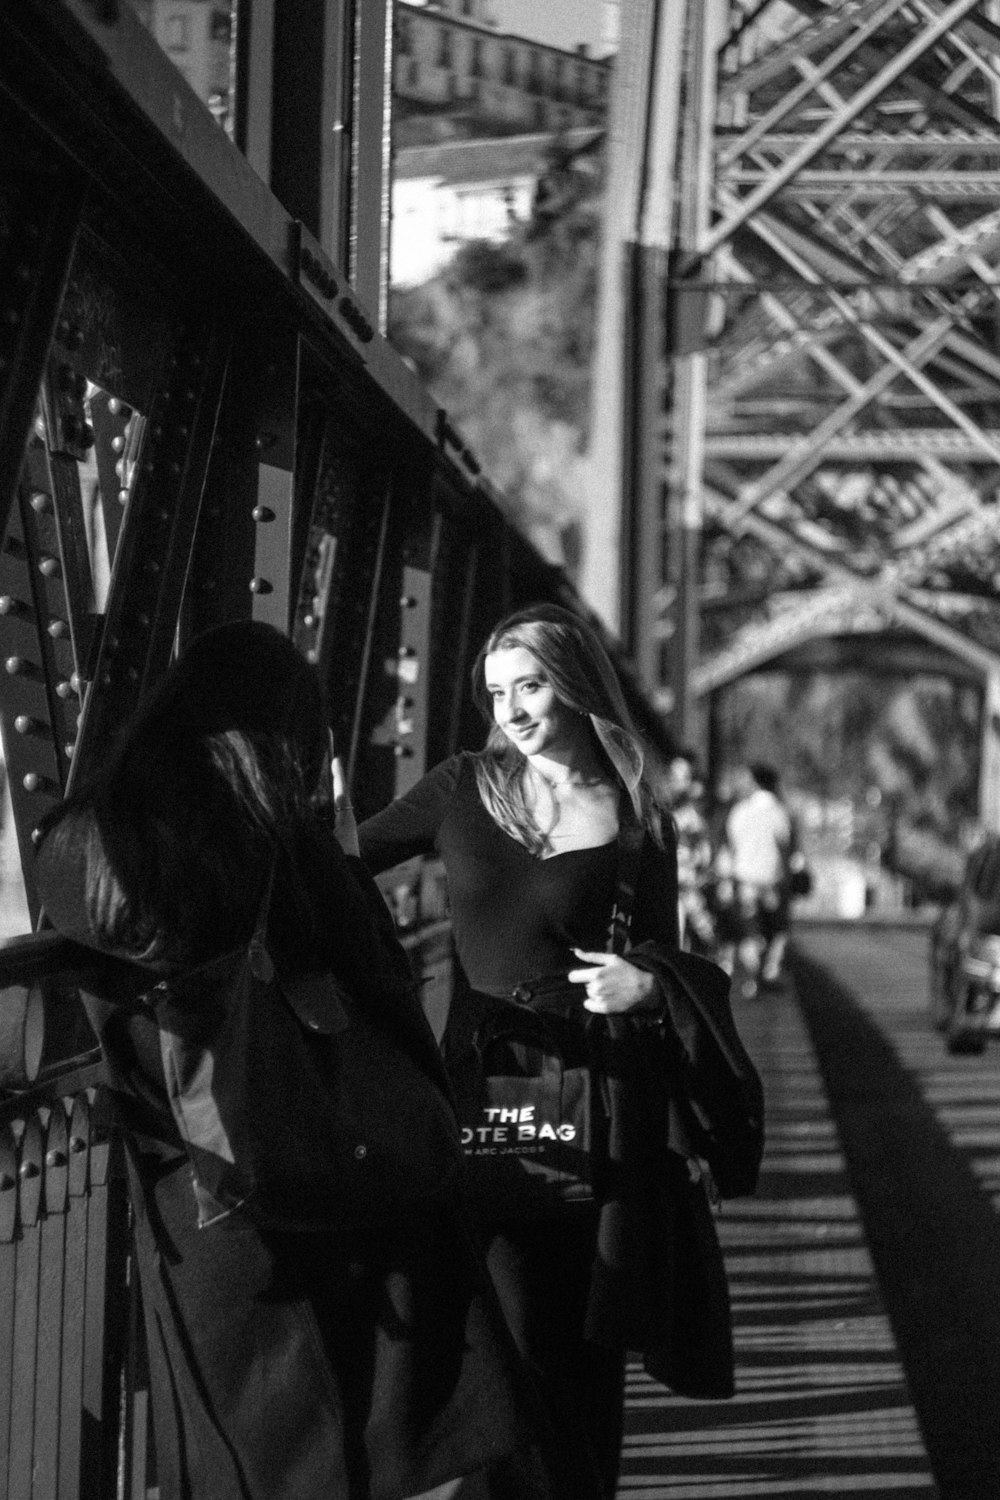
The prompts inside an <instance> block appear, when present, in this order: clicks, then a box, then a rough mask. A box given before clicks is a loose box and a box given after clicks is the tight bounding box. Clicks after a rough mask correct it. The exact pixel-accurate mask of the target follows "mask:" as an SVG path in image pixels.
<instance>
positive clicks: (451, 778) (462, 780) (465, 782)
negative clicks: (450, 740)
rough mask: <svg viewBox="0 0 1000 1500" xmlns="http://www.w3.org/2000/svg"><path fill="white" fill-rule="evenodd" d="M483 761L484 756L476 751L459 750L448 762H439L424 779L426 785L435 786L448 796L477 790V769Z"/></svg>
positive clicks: (450, 756)
mask: <svg viewBox="0 0 1000 1500" xmlns="http://www.w3.org/2000/svg"><path fill="white" fill-rule="evenodd" d="M481 760H482V754H481V752H480V751H476V750H459V751H458V752H457V754H455V755H449V757H448V759H447V760H442V761H439V762H438V764H437V765H436V766H434V767H433V769H432V770H430V771H428V772H427V774H426V776H425V777H424V782H425V783H431V784H433V785H434V786H435V787H436V788H437V789H438V790H440V791H441V792H443V793H444V794H446V795H448V796H454V795H455V794H456V793H458V794H461V793H467V792H469V791H470V790H471V791H475V789H476V767H477V766H478V764H479V763H480V761H481Z"/></svg>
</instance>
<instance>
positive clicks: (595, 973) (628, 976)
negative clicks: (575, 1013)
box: [566, 948, 657, 1016]
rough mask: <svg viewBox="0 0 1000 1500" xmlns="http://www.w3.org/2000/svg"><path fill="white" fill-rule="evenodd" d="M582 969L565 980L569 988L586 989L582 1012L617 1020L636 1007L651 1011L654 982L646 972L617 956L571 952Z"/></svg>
mask: <svg viewBox="0 0 1000 1500" xmlns="http://www.w3.org/2000/svg"><path fill="white" fill-rule="evenodd" d="M573 952H574V953H575V954H576V956H577V958H582V959H583V960H584V962H585V963H586V964H587V968H585V969H570V971H569V973H568V974H567V976H566V978H567V979H568V980H570V982H571V983H572V984H584V985H586V986H587V998H586V1000H585V1001H584V1002H583V1008H584V1010H592V1011H594V1012H595V1013H596V1014H597V1015H601V1016H620V1015H624V1014H625V1013H626V1012H627V1011H630V1010H636V1009H638V1008H639V1007H642V1008H643V1009H646V1010H648V1009H650V1008H651V1007H650V1003H649V1002H650V1001H651V1000H653V999H654V997H655V995H656V989H657V986H656V980H655V979H654V978H653V976H652V974H647V972H646V970H645V969H637V968H636V966H635V964H630V963H629V961H628V959H625V958H622V957H621V955H620V954H618V953H587V952H586V951H585V950H584V949H582V948H574V949H573Z"/></svg>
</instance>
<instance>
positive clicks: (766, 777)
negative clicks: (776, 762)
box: [747, 760, 781, 797]
mask: <svg viewBox="0 0 1000 1500" xmlns="http://www.w3.org/2000/svg"><path fill="white" fill-rule="evenodd" d="M747 770H748V771H749V772H750V775H751V776H752V777H753V779H754V781H756V783H757V785H758V786H759V787H760V788H761V790H762V791H765V792H771V793H772V795H773V796H775V797H778V796H780V795H781V792H780V787H781V783H780V781H779V779H778V773H777V771H776V770H775V768H774V766H772V765H769V764H768V763H767V761H763V760H755V761H754V762H753V763H752V764H751V765H749V766H748V767H747Z"/></svg>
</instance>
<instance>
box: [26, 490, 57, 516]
mask: <svg viewBox="0 0 1000 1500" xmlns="http://www.w3.org/2000/svg"><path fill="white" fill-rule="evenodd" d="M30 504H31V508H32V510H33V511H34V512H35V514H36V515H38V516H42V515H44V514H45V512H46V511H47V510H51V509H52V496H51V495H47V494H46V493H45V491H44V490H36V491H35V493H34V494H33V495H32V497H31V501H30Z"/></svg>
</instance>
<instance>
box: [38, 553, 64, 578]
mask: <svg viewBox="0 0 1000 1500" xmlns="http://www.w3.org/2000/svg"><path fill="white" fill-rule="evenodd" d="M38 571H39V573H41V575H42V577H43V578H57V577H58V575H59V559H58V557H43V558H41V560H40V561H39V564H38Z"/></svg>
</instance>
